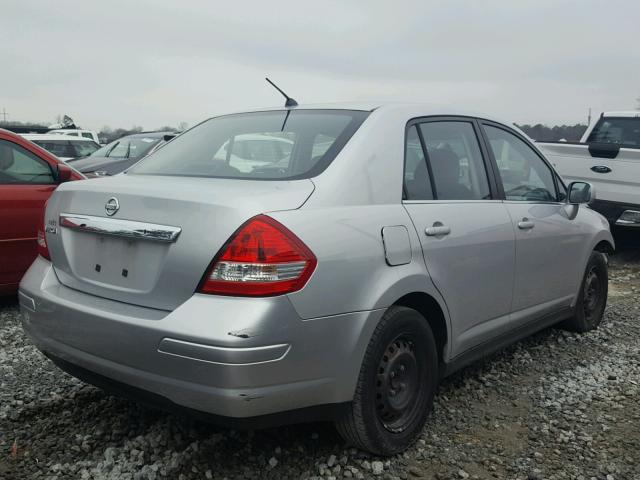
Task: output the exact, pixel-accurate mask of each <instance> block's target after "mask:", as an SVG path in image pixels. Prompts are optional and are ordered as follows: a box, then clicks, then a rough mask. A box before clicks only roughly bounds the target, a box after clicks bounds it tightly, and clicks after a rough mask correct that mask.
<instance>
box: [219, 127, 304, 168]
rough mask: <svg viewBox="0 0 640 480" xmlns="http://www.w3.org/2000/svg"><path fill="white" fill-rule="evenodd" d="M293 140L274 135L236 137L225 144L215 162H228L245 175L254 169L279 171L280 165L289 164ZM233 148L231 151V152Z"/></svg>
mask: <svg viewBox="0 0 640 480" xmlns="http://www.w3.org/2000/svg"><path fill="white" fill-rule="evenodd" d="M293 143H294V142H293V140H290V139H288V138H286V137H285V136H283V137H275V136H273V135H259V134H258V135H255V134H244V135H236V136H235V137H234V138H232V139H229V140H228V141H227V142H225V143H224V144H223V145H222V146H221V147H220V149H219V150H218V151H217V152H216V154H215V155H214V157H213V158H214V160H218V161H221V162H226V163H227V164H228V165H229V166H231V167H233V168H237V169H238V170H240V171H241V172H243V173H250V172H252V171H253V170H254V169H268V170H274V171H275V170H277V169H278V164H279V163H281V162H283V161H284V162H285V166H286V164H287V163H288V158H289V157H290V156H291V151H292V150H293ZM229 146H231V151H229Z"/></svg>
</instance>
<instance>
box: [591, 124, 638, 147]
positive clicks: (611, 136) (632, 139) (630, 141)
mask: <svg viewBox="0 0 640 480" xmlns="http://www.w3.org/2000/svg"><path fill="white" fill-rule="evenodd" d="M587 142H588V143H591V142H593V143H614V144H616V145H620V146H621V147H631V148H638V147H640V118H638V117H631V118H629V117H602V118H600V120H598V123H597V124H596V126H595V127H594V128H593V130H592V132H591V134H590V135H589V138H588V139H587Z"/></svg>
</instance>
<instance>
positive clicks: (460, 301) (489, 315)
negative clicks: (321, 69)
mask: <svg viewBox="0 0 640 480" xmlns="http://www.w3.org/2000/svg"><path fill="white" fill-rule="evenodd" d="M407 128H408V130H407V137H406V153H405V185H404V200H403V203H404V207H405V208H406V210H407V212H408V213H409V215H410V217H411V219H412V221H413V224H414V226H415V228H416V231H417V233H418V237H419V238H420V242H421V245H422V251H423V254H424V260H425V263H426V266H427V270H428V272H429V274H430V276H431V279H432V281H433V283H434V285H435V286H436V288H437V289H438V290H439V291H440V293H441V294H442V296H443V298H444V299H445V301H446V304H447V308H448V310H449V315H450V318H451V330H452V335H451V352H450V353H451V356H452V357H455V356H457V355H458V354H460V353H462V352H464V351H465V350H468V349H470V348H472V347H474V346H476V345H479V344H480V343H482V342H484V341H487V340H489V339H491V338H492V337H494V336H496V335H499V334H500V333H503V332H506V331H507V330H508V329H509V314H510V309H511V301H512V289H513V276H514V263H515V246H514V245H515V235H514V232H513V228H512V224H511V218H510V217H509V214H508V212H507V210H506V207H505V206H504V204H503V202H502V201H501V200H500V199H498V198H497V195H498V191H497V189H496V185H495V182H494V179H493V176H492V175H490V173H492V172H491V171H490V169H488V168H487V167H488V166H489V165H490V164H489V162H488V159H487V158H486V152H484V153H483V150H482V149H483V146H482V145H481V144H480V142H479V141H478V137H479V130H478V128H479V127H478V125H477V124H476V123H475V121H474V120H473V119H468V118H461V117H446V118H427V119H418V120H415V121H413V122H410V124H409V126H408V127H407Z"/></svg>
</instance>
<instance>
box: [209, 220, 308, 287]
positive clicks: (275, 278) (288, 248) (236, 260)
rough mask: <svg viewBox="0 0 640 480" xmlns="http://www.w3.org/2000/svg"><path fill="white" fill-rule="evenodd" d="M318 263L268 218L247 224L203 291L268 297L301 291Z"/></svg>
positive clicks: (226, 247) (223, 253)
mask: <svg viewBox="0 0 640 480" xmlns="http://www.w3.org/2000/svg"><path fill="white" fill-rule="evenodd" d="M316 264H317V260H316V257H315V255H314V254H313V252H311V250H309V248H308V247H307V246H306V245H305V244H304V243H303V242H302V240H300V239H299V238H298V237H297V236H296V235H295V234H294V233H293V232H291V231H290V230H289V229H288V228H286V227H285V226H284V225H282V224H281V223H279V222H277V221H276V220H274V219H273V218H271V217H268V216H266V215H258V216H256V217H253V218H251V219H250V220H249V221H247V222H246V223H244V224H243V225H242V226H241V227H240V228H239V229H238V230H237V231H236V232H235V233H234V234H233V235H232V236H231V238H230V239H229V240H228V241H227V243H226V244H225V245H224V246H223V247H222V249H221V250H220V252H219V253H218V254H217V255H216V257H215V258H214V259H213V262H212V263H211V267H210V268H209V270H208V271H207V273H206V275H205V277H204V278H203V280H202V282H201V284H200V288H199V290H198V291H199V292H201V293H208V294H215V295H231V296H245V297H265V296H274V295H283V294H286V293H291V292H295V291H297V290H300V289H301V288H302V287H304V285H305V284H306V283H307V280H309V277H311V274H312V273H313V270H314V269H315V267H316Z"/></svg>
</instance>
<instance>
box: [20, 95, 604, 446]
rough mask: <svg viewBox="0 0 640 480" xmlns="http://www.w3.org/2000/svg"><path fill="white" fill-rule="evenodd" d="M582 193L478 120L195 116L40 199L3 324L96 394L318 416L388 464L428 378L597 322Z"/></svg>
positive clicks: (269, 417) (420, 411)
mask: <svg viewBox="0 0 640 480" xmlns="http://www.w3.org/2000/svg"><path fill="white" fill-rule="evenodd" d="M445 113H446V112H445ZM594 198H595V192H594V191H593V189H592V188H591V186H590V185H589V184H586V183H573V184H571V185H565V184H564V183H563V181H562V180H561V178H560V177H559V176H558V175H557V174H556V172H555V171H554V170H553V168H552V167H551V166H550V165H549V163H548V162H547V160H546V159H545V158H544V156H543V155H542V154H541V153H540V151H539V150H538V149H537V148H536V147H535V145H533V144H532V143H531V142H530V141H529V140H528V139H527V138H526V136H525V135H523V134H522V133H521V132H519V131H518V130H516V129H514V128H512V127H510V126H507V125H506V124H504V123H499V122H496V121H492V120H489V119H486V118H483V117H478V116H473V115H460V114H453V113H446V114H442V112H441V111H434V110H433V109H432V108H430V107H428V106H424V105H408V104H404V105H395V104H388V105H373V104H372V105H339V106H331V107H327V106H303V107H292V108H284V109H272V110H265V111H257V112H247V113H240V114H232V115H225V116H220V117H215V118H212V119H209V120H207V121H205V122H203V123H201V124H200V125H198V126H196V127H194V128H193V129H191V130H189V131H187V132H185V133H184V134H182V135H180V136H179V137H176V138H175V139H174V140H173V141H172V142H170V143H168V144H167V145H165V146H164V147H163V148H161V149H159V150H158V151H156V152H154V153H153V154H151V155H150V156H149V157H147V158H145V159H144V160H142V161H141V162H140V163H138V164H137V165H135V166H133V167H132V168H130V169H129V170H128V171H126V172H125V173H124V174H120V175H116V176H114V177H111V178H99V179H94V180H87V181H81V182H71V183H67V184H63V185H62V186H60V187H59V188H58V189H57V191H56V192H55V193H54V194H53V195H52V197H51V199H50V200H49V203H48V206H47V209H46V214H45V218H44V222H43V225H42V231H41V232H40V234H39V253H40V255H39V256H38V258H37V260H36V261H35V262H34V264H33V265H32V266H31V268H30V270H29V271H28V272H27V274H26V275H25V277H24V279H23V280H22V283H21V286H20V293H19V297H20V305H21V309H22V312H23V314H24V315H23V319H24V320H23V325H24V329H25V330H26V332H27V333H28V334H29V336H30V337H31V339H32V340H33V342H34V343H35V345H37V347H38V348H39V349H40V350H41V351H42V352H43V353H44V354H45V355H47V356H48V357H49V358H51V359H52V360H53V361H54V362H55V363H56V364H57V365H59V366H60V367H61V368H63V369H64V370H67V371H69V372H70V373H72V374H73V375H75V376H77V377H79V378H81V379H84V380H86V381H88V382H91V383H93V384H96V385H98V386H101V387H103V388H105V389H112V390H115V391H117V392H121V393H126V394H129V395H133V396H135V397H136V398H140V399H142V400H146V401H151V402H153V403H154V404H159V405H163V406H172V407H179V408H186V409H190V410H192V411H197V412H199V413H205V414H207V416H208V417H209V418H212V419H214V420H215V421H220V422H226V423H231V424H235V425H240V426H246V427H250V428H254V427H256V426H262V425H267V424H273V423H282V422H298V421H308V420H316V419H320V420H332V421H335V422H336V424H337V427H338V429H339V431H340V432H341V433H342V435H343V436H344V437H345V439H346V440H347V441H348V442H350V443H352V444H354V445H356V446H358V447H360V448H363V449H366V450H369V451H372V452H375V453H379V454H392V453H396V452H399V451H401V450H402V449H404V448H406V447H407V446H408V445H409V444H410V443H411V442H412V441H413V440H414V439H415V438H416V436H417V435H419V433H420V432H421V430H422V428H423V426H424V423H425V420H426V418H427V416H428V414H429V411H430V409H431V406H432V403H433V397H434V394H435V392H436V388H437V384H438V381H439V379H440V378H441V377H442V376H445V375H448V374H451V373H452V372H454V371H455V370H457V369H459V368H461V367H463V366H464V365H467V364H469V363H470V362H473V361H475V360H478V359H479V358H481V357H483V356H485V355H487V354H488V353H490V352H492V351H494V350H496V349H498V348H501V347H503V346H505V345H506V344H508V343H511V342H514V341H517V340H518V339H520V338H522V337H524V336H526V335H529V334H531V333H533V332H535V331H537V330H540V329H543V328H545V327H548V326H551V325H555V324H558V323H560V324H561V325H563V326H565V327H567V328H570V329H573V330H578V331H587V330H590V329H593V328H595V327H597V326H598V324H599V322H600V321H601V318H602V315H603V311H604V308H605V304H606V299H607V261H606V254H607V253H608V252H611V251H612V250H613V247H614V244H613V239H612V237H611V234H610V232H609V227H608V224H607V222H606V220H605V219H604V218H603V217H602V216H600V215H599V214H598V213H596V212H594V211H592V210H591V209H590V208H589V206H588V204H589V203H590V202H591V201H593V200H594Z"/></svg>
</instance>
